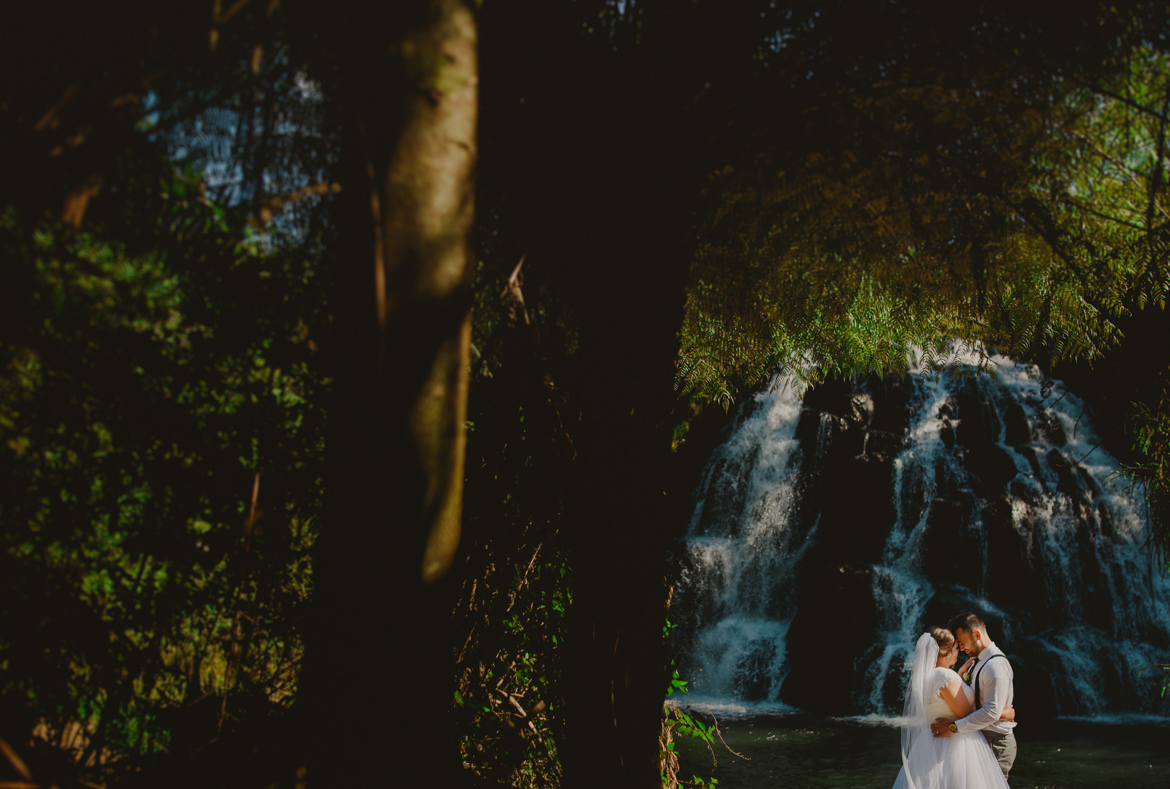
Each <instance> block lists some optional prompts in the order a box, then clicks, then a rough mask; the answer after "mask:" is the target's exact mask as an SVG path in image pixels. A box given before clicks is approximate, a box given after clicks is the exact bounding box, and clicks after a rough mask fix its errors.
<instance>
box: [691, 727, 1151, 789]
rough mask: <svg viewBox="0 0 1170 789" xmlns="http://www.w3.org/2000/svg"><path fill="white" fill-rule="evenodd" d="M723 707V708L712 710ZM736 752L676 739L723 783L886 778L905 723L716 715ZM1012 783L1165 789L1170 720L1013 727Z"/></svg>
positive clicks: (700, 769) (878, 782)
mask: <svg viewBox="0 0 1170 789" xmlns="http://www.w3.org/2000/svg"><path fill="white" fill-rule="evenodd" d="M716 714H717V715H718V713H716ZM718 720H719V729H720V731H721V732H722V734H723V739H724V740H726V742H727V745H728V746H730V748H732V749H734V750H736V751H738V752H739V753H741V754H743V756H745V757H747V758H746V759H742V758H739V757H738V756H735V755H733V754H731V753H729V752H728V750H727V748H725V747H722V746H718V747H717V748H716V751H715V757H716V759H717V760H718V765H717V766H716V767H714V768H713V767H712V757H711V754H710V753H709V752H708V750H707V748H706V747H705V746H704V745H703V744H702V743H697V742H696V741H693V740H685V741H680V742H679V743H678V745H677V748H678V751H679V755H680V759H679V764H680V768H681V770H680V773H679V777H680V778H683V779H684V780H690V778H691V776H692V775H696V774H697V775H699V776H700V777H703V778H710V777H715V778H718V779H719V787H720V789H756V787H760V788H761V789H762V788H763V787H769V789H778V788H780V787H808V788H809V789H817V788H819V787H825V788H826V789H827V788H828V787H841V788H842V789H849V788H850V787H867V789H869V788H872V787H879V788H880V787H889V786H893V784H894V779H895V778H896V777H897V775H898V770H899V769H900V767H901V757H900V755H899V747H900V739H899V738H900V734H899V730H898V729H897V728H896V727H894V726H892V725H890V723H889V721H888V720H880V719H869V720H861V719H852V720H849V719H845V720H843V719H836V718H815V717H811V716H806V715H801V714H769V715H754V716H750V717H749V716H729V717H723V716H720V717H719V718H718ZM1017 739H1018V741H1019V748H1020V750H1019V756H1018V757H1017V759H1016V764H1015V767H1014V769H1013V770H1012V775H1011V785H1012V787H1013V789H1020V788H1021V787H1036V788H1037V789H1039V788H1040V787H1043V788H1044V789H1065V788H1066V787H1068V788H1071V787H1085V788H1086V789H1106V788H1108V789H1146V788H1147V787H1149V788H1150V789H1153V788H1154V787H1157V789H1165V787H1167V786H1170V725H1168V724H1167V723H1166V722H1165V721H1164V720H1163V721H1158V720H1156V719H1150V720H1147V721H1140V720H1139V721H1136V722H1135V721H1134V720H1131V721H1130V722H1127V723H1100V722H1093V721H1083V720H1057V721H1052V722H1047V723H1035V724H1033V725H1025V724H1023V723H1022V724H1021V726H1020V727H1018V728H1017Z"/></svg>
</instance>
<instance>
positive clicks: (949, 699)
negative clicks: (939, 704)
mask: <svg viewBox="0 0 1170 789" xmlns="http://www.w3.org/2000/svg"><path fill="white" fill-rule="evenodd" d="M938 695H939V696H941V697H942V700H943V701H945V702H946V703H947V706H948V707H950V708H951V712H952V713H953V714H954V716H955V719H956V720H958V719H959V718H965V717H967V716H968V715H970V714H971V710H972V709H973V707H972V706H971V702H969V701H967V695H966V694H965V693H963V680H961V679H959V678H958V677H955V678H954V679H952V680H951V681H950V682H948V683H947V684H946V685H943V687H942V690H940V691H939V692H938Z"/></svg>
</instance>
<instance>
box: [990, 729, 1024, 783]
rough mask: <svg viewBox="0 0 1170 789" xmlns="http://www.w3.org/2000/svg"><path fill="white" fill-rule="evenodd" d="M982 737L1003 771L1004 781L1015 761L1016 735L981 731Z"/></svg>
mask: <svg viewBox="0 0 1170 789" xmlns="http://www.w3.org/2000/svg"><path fill="white" fill-rule="evenodd" d="M983 736H984V737H986V738H987V744H988V745H990V746H991V752H992V753H994V754H995V760H996V761H997V762H999V769H1001V770H1003V779H1004V780H1005V781H1006V780H1007V777H1008V772H1010V771H1011V769H1012V764H1013V763H1014V762H1015V761H1016V734H1015V732H1010V731H1009V732H1008V733H1007V734H1000V733H999V732H997V731H988V730H987V729H984V730H983Z"/></svg>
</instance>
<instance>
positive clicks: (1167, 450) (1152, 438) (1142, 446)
mask: <svg viewBox="0 0 1170 789" xmlns="http://www.w3.org/2000/svg"><path fill="white" fill-rule="evenodd" d="M1130 431H1131V433H1132V435H1133V451H1134V455H1135V459H1134V460H1133V461H1132V462H1130V463H1127V464H1126V465H1125V474H1126V475H1127V476H1128V477H1129V478H1130V480H1131V481H1132V482H1133V483H1134V484H1135V485H1141V487H1142V492H1143V493H1144V497H1145V502H1146V510H1147V512H1148V514H1149V519H1150V525H1151V528H1152V529H1153V534H1154V547H1155V549H1156V550H1157V551H1158V553H1159V556H1160V558H1161V560H1162V562H1163V563H1164V564H1166V571H1167V572H1170V387H1167V386H1165V385H1164V387H1163V390H1162V398H1161V399H1160V400H1159V401H1158V402H1157V403H1156V404H1154V405H1153V406H1152V407H1151V404H1149V403H1134V404H1133V414H1132V415H1131V417H1130Z"/></svg>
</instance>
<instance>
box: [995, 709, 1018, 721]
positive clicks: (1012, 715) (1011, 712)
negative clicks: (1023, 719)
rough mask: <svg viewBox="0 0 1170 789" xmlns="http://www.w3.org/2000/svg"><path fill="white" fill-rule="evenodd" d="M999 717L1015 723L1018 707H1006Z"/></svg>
mask: <svg viewBox="0 0 1170 789" xmlns="http://www.w3.org/2000/svg"><path fill="white" fill-rule="evenodd" d="M999 719H1000V720H1001V721H1008V722H1009V723H1014V722H1015V720H1016V708H1015V707H1004V708H1003V714H1002V715H1000V716H999Z"/></svg>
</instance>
